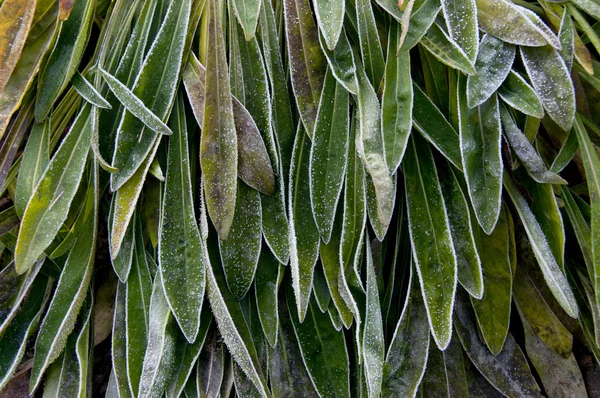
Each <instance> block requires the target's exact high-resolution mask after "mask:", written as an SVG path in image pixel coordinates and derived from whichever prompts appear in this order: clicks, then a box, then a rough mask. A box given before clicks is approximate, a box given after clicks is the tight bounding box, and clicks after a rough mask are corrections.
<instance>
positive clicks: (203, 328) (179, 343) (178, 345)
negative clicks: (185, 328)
mask: <svg viewBox="0 0 600 398" xmlns="http://www.w3.org/2000/svg"><path fill="white" fill-rule="evenodd" d="M211 325H212V314H211V312H210V310H209V309H208V306H207V305H204V307H203V308H202V313H201V314H200V329H199V331H198V335H197V336H196V340H195V341H194V342H193V343H189V342H188V341H187V339H186V337H185V336H184V335H183V333H179V332H175V367H174V372H173V374H172V377H171V380H170V381H169V382H167V394H168V395H169V396H179V395H180V394H182V393H183V390H184V388H185V385H186V382H187V381H188V380H190V379H191V378H195V377H196V375H195V374H193V371H194V369H195V367H194V365H195V364H196V362H197V360H198V357H199V356H200V352H201V350H202V348H203V346H204V342H205V340H206V335H207V333H208V328H209V327H210V326H211Z"/></svg>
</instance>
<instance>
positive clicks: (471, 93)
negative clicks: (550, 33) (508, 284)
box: [467, 34, 516, 108]
mask: <svg viewBox="0 0 600 398" xmlns="http://www.w3.org/2000/svg"><path fill="white" fill-rule="evenodd" d="M515 55H516V48H515V46H514V45H512V44H509V43H505V42H503V41H502V40H499V39H496V38H495V37H494V36H492V35H489V34H486V35H484V36H483V38H482V39H481V43H480V44H479V55H478V56H477V61H476V62H475V69H476V70H477V72H476V73H475V74H474V75H471V76H469V77H468V78H467V104H468V106H469V108H474V107H476V106H478V105H481V104H482V103H484V102H485V101H486V100H487V99H488V98H490V97H491V96H492V95H493V94H494V92H495V91H496V90H497V89H498V87H500V85H501V84H502V82H504V80H505V79H506V77H507V76H508V74H509V73H510V70H511V67H512V64H513V62H514V60H515Z"/></svg>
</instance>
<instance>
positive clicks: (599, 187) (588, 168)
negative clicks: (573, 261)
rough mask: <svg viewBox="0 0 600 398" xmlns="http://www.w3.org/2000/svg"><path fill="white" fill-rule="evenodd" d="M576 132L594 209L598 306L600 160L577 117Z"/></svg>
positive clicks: (593, 254) (593, 229) (593, 236)
mask: <svg viewBox="0 0 600 398" xmlns="http://www.w3.org/2000/svg"><path fill="white" fill-rule="evenodd" d="M575 132H576V133H577V141H579V149H580V150H581V157H582V158H583V166H584V168H585V175H586V177H587V185H588V190H589V195H590V205H591V207H592V212H591V213H592V217H591V231H592V240H591V244H592V256H593V258H592V260H593V266H592V268H593V270H594V278H593V285H594V289H595V291H596V305H598V303H600V289H598V287H599V286H600V214H599V211H598V209H599V208H600V160H598V154H597V153H596V152H595V149H594V144H592V141H591V140H590V136H589V135H588V133H587V131H586V130H585V127H584V126H583V124H582V122H581V119H580V118H579V117H577V119H576V120H575Z"/></svg>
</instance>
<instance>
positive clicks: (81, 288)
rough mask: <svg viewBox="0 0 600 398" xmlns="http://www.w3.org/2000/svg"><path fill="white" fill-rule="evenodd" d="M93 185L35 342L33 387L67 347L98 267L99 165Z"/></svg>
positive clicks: (92, 172) (93, 173) (93, 174)
mask: <svg viewBox="0 0 600 398" xmlns="http://www.w3.org/2000/svg"><path fill="white" fill-rule="evenodd" d="M90 168H91V170H90V178H89V179H90V181H89V187H88V190H87V193H86V196H85V199H84V205H83V208H82V209H81V213H80V214H79V217H78V218H77V221H76V222H75V226H74V230H75V231H76V234H77V238H76V241H75V244H74V245H73V248H72V249H71V252H70V253H69V256H68V258H67V260H66V262H65V265H64V268H63V270H62V272H61V274H60V279H59V280H58V285H57V287H56V291H55V292H54V296H53V298H52V301H51V302H50V306H49V307H48V312H47V313H46V316H45V317H44V320H43V321H42V324H41V326H40V331H39V333H38V337H37V339H36V342H35V356H34V359H33V369H32V371H31V379H30V391H34V390H35V389H36V388H37V387H38V386H39V384H40V382H41V379H42V376H43V375H44V371H45V370H46V369H47V368H48V366H49V365H50V364H51V363H52V362H53V361H54V360H55V359H56V358H57V357H58V356H59V354H60V352H61V351H62V350H63V348H64V346H65V344H66V340H67V336H68V335H69V333H70V332H71V331H72V330H73V327H74V326H75V321H76V319H77V313H78V312H79V310H80V309H81V305H82V304H83V300H84V298H85V295H86V293H87V290H88V286H89V284H90V280H91V277H92V271H93V268H94V257H95V256H94V254H95V249H96V236H97V235H96V234H97V230H98V195H99V193H98V168H97V165H95V164H92V166H91V167H90Z"/></svg>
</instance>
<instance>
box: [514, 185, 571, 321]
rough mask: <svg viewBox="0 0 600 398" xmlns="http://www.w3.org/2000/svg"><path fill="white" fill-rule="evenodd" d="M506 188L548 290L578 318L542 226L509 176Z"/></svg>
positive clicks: (567, 285) (569, 290)
mask: <svg viewBox="0 0 600 398" xmlns="http://www.w3.org/2000/svg"><path fill="white" fill-rule="evenodd" d="M504 188H506V191H507V192H508V194H509V195H510V198H511V199H512V202H513V204H514V205H515V207H516V209H517V212H518V213H519V217H520V218H521V221H522V222H523V227H524V228H525V232H526V233H527V237H528V238H529V242H530V243H531V248H532V249H533V252H534V254H535V257H536V258H537V260H538V264H539V266H540V269H541V270H542V273H543V275H544V279H545V281H546V284H547V285H548V288H549V289H550V291H551V292H552V294H553V295H554V298H556V300H557V301H558V303H559V304H560V306H561V307H562V308H563V309H564V310H565V312H566V313H567V314H568V315H569V316H571V317H572V318H577V314H578V312H579V310H578V307H577V303H576V302H575V297H574V296H573V291H572V290H571V287H570V286H569V283H568V281H567V278H566V277H565V276H564V274H563V273H562V271H561V269H560V268H559V266H558V264H557V262H556V259H555V258H554V256H553V255H552V251H551V249H550V246H549V245H548V240H547V239H546V237H545V235H544V232H543V231H542V228H541V227H540V224H539V223H538V222H537V220H536V219H535V216H534V215H533V213H532V212H531V210H530V209H529V206H528V205H527V202H526V201H525V199H524V198H523V196H521V193H520V192H519V191H518V188H517V187H516V185H515V183H514V182H513V181H512V180H511V179H510V177H509V176H508V175H507V174H505V176H504Z"/></svg>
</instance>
